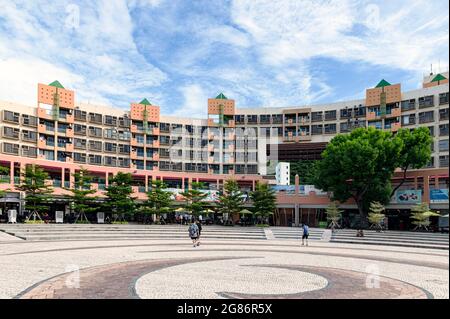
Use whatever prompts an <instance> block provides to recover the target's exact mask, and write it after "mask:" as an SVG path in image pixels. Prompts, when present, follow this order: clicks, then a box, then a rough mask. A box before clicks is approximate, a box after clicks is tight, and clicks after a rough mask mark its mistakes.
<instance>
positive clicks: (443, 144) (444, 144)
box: [439, 140, 448, 152]
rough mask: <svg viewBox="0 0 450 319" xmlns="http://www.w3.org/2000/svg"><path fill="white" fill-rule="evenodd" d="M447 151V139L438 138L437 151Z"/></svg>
mask: <svg viewBox="0 0 450 319" xmlns="http://www.w3.org/2000/svg"><path fill="white" fill-rule="evenodd" d="M445 151H448V140H439V152H445Z"/></svg>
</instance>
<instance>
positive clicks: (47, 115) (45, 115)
mask: <svg viewBox="0 0 450 319" xmlns="http://www.w3.org/2000/svg"><path fill="white" fill-rule="evenodd" d="M52 113H53V112H52V111H51V110H46V109H43V108H41V107H38V109H37V116H38V118H40V119H46V120H50V121H53V114H52Z"/></svg>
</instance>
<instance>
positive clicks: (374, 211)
mask: <svg viewBox="0 0 450 319" xmlns="http://www.w3.org/2000/svg"><path fill="white" fill-rule="evenodd" d="M384 210H385V207H384V205H383V204H381V203H380V202H371V203H370V212H369V216H368V217H369V222H370V223H371V224H372V225H371V226H370V227H375V228H377V229H378V230H382V229H383V227H382V226H381V221H382V220H383V219H384V218H385V217H386V215H384V214H383V212H384Z"/></svg>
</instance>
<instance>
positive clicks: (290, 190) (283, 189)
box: [271, 185, 295, 194]
mask: <svg viewBox="0 0 450 319" xmlns="http://www.w3.org/2000/svg"><path fill="white" fill-rule="evenodd" d="M271 187H272V189H273V190H274V191H275V192H277V193H286V194H295V185H272V186H271Z"/></svg>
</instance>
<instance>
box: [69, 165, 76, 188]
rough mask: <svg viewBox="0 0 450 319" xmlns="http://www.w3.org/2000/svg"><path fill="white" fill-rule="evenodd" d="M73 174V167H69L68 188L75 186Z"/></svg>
mask: <svg viewBox="0 0 450 319" xmlns="http://www.w3.org/2000/svg"><path fill="white" fill-rule="evenodd" d="M73 174H75V169H74V168H71V169H70V186H69V187H70V188H73V187H75V176H73Z"/></svg>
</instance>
